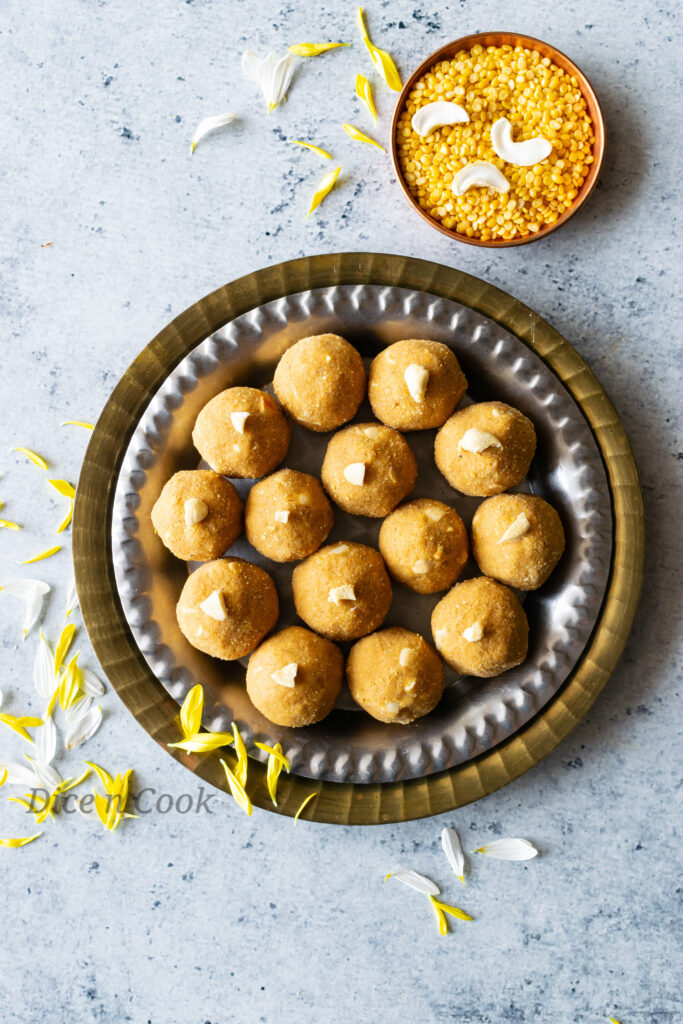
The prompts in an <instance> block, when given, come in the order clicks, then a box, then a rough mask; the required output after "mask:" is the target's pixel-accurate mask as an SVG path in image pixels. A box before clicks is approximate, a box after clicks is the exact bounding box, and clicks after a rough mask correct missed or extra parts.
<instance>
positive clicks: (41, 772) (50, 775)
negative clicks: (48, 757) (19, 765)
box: [24, 754, 62, 791]
mask: <svg viewBox="0 0 683 1024" xmlns="http://www.w3.org/2000/svg"><path fill="white" fill-rule="evenodd" d="M24 756H25V757H26V760H27V761H28V762H29V764H30V765H31V767H32V768H33V771H34V773H35V776H36V779H37V780H38V785H39V786H45V788H46V789H49V790H50V791H52V790H53V789H56V788H57V786H59V785H61V782H62V776H61V775H60V774H59V772H58V771H57V769H56V768H53V767H52V765H51V764H41V763H40V761H37V760H36V761H34V759H33V758H32V757H29V756H28V754H25V755H24ZM35 784H36V783H35V781H34V782H33V785H34V786H35Z"/></svg>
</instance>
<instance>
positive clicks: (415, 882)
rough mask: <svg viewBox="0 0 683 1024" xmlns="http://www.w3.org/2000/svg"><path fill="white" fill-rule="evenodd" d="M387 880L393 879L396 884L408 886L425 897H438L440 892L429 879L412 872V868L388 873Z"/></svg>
mask: <svg viewBox="0 0 683 1024" xmlns="http://www.w3.org/2000/svg"><path fill="white" fill-rule="evenodd" d="M387 878H395V879H396V881H397V882H403V884H404V885H409V886H410V888H411V889H415V890H417V892H422V893H424V894H425V896H438V895H439V893H440V892H441V890H440V889H439V887H438V885H437V884H436V883H435V882H432V880H431V878H426V877H425V876H424V875H418V873H417V871H413V870H412V868H399V869H398V871H392V872H390V874H388V875H387Z"/></svg>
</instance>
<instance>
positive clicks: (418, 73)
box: [391, 32, 605, 249]
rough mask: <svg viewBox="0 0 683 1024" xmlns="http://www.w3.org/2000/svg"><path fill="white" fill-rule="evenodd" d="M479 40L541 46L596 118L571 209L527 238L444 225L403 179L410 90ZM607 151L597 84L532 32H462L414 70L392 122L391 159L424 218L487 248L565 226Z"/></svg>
mask: <svg viewBox="0 0 683 1024" xmlns="http://www.w3.org/2000/svg"><path fill="white" fill-rule="evenodd" d="M477 43H479V44H480V45H481V46H484V47H486V46H505V45H507V46H523V47H525V48H526V49H528V50H537V51H538V52H539V53H541V54H543V56H544V57H549V58H550V60H551V61H552V62H553V63H554V64H557V66H558V67H560V68H562V70H563V71H567V72H568V73H569V74H570V75H572V76H573V77H574V78H576V80H577V82H578V83H579V88H580V89H581V92H582V94H583V98H584V99H585V101H586V106H587V107H588V114H589V115H590V118H591V120H592V122H593V133H594V135H595V142H594V143H593V163H592V164H590V167H589V171H588V174H587V175H586V178H585V179H584V182H583V184H582V186H581V188H580V189H579V192H578V195H577V196H576V199H575V200H574V202H573V203H572V205H571V206H570V207H569V209H568V210H565V212H564V213H563V214H561V215H560V216H559V217H558V218H557V220H556V221H555V223H554V224H546V225H545V226H544V227H542V228H541V229H540V231H536V232H535V233H534V234H529V235H525V236H524V237H523V238H511V239H500V240H499V239H495V238H491V239H482V238H469V237H468V236H467V235H461V234H460V233H459V232H458V231H454V230H453V229H452V228H446V227H444V225H443V224H442V223H441V222H440V221H438V220H435V219H434V218H433V217H431V216H430V215H429V214H428V213H427V212H426V210H423V209H422V207H421V206H420V204H419V203H418V201H417V200H416V199H415V198H414V196H413V195H412V194H411V192H410V190H409V188H408V186H407V185H406V183H405V181H404V180H403V173H402V171H401V168H400V165H399V161H398V147H397V145H396V129H397V127H398V120H399V117H400V116H401V112H402V110H403V108H404V107H405V105H406V103H407V101H408V96H409V94H410V91H411V89H412V88H413V86H414V85H415V83H416V82H417V80H418V79H419V78H421V77H422V75H424V74H425V73H426V72H427V71H429V70H430V68H432V67H434V65H435V64H438V63H439V61H442V60H450V59H451V58H452V57H454V56H455V54H456V53H458V52H459V51H460V50H471V49H472V47H473V46H475V45H476V44H477ZM604 155H605V123H604V120H603V117H602V110H601V109H600V104H599V103H598V99H597V96H596V95H595V93H594V92H593V88H592V86H591V84H590V82H589V81H588V79H587V78H586V76H585V75H584V73H583V71H581V69H580V68H578V67H577V66H576V64H574V62H573V61H571V60H570V59H569V57H566V56H565V54H564V53H562V52H561V51H560V50H557V49H556V48H555V47H554V46H551V45H550V44H549V43H544V42H542V41H541V40H540V39H534V38H533V37H532V36H522V35H518V34H517V33H516V32H478V33H475V34H474V35H470V36H462V37H461V38H460V39H456V40H455V41H454V42H452V43H447V44H446V45H445V46H442V47H441V49H439V50H436V51H435V52H434V53H432V54H431V56H429V57H427V59H426V60H423V61H422V63H421V64H420V66H419V67H417V68H416V69H415V71H413V73H412V75H411V76H410V78H409V79H408V81H407V82H406V84H405V85H404V86H403V91H402V93H401V95H400V96H399V98H398V103H397V104H396V109H395V111H394V117H393V120H392V122H391V159H392V161H393V164H394V171H395V173H396V177H397V179H398V183H399V185H400V186H401V189H402V191H403V194H404V195H405V197H406V199H407V200H408V202H409V203H410V205H411V206H412V208H413V209H414V210H416V211H417V213H419V215H420V216H421V217H422V219H423V220H426V221H427V223H428V224H431V226H432V227H433V228H436V230H437V231H440V232H441V233H442V234H443V235H448V237H449V238H454V239H455V240H456V241H458V242H466V243H467V245H480V246H484V247H485V248H487V249H505V248H507V247H508V246H511V245H526V244H527V242H537V241H538V239H539V238H544V237H545V236H546V235H549V234H550V233H551V232H552V231H557V229H558V228H560V227H562V225H563V224H566V223H567V221H568V220H569V218H570V217H571V216H572V215H573V214H575V213H576V211H577V210H578V209H579V207H581V206H583V204H584V203H585V202H586V200H587V199H588V197H589V195H590V194H591V192H592V191H593V189H594V188H595V186H596V184H597V181H598V177H599V175H600V170H601V168H602V161H603V158H604Z"/></svg>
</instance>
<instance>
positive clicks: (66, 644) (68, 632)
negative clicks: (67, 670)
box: [54, 622, 76, 675]
mask: <svg viewBox="0 0 683 1024" xmlns="http://www.w3.org/2000/svg"><path fill="white" fill-rule="evenodd" d="M75 632H76V627H75V625H74V624H73V622H70V623H69V624H68V625H67V626H65V627H64V629H63V630H62V632H61V633H60V636H59V640H58V641H57V648H56V650H55V664H54V674H55V675H57V673H58V672H59V670H60V668H61V667H62V662H63V661H64V658H65V656H66V653H67V651H68V650H69V648H70V647H71V641H72V640H73V638H74V633H75Z"/></svg>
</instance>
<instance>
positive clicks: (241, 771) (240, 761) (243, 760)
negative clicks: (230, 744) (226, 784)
mask: <svg viewBox="0 0 683 1024" xmlns="http://www.w3.org/2000/svg"><path fill="white" fill-rule="evenodd" d="M232 735H233V737H234V740H235V753H236V754H237V764H236V766H235V777H236V778H237V780H238V782H239V784H240V785H241V786H246V784H247V773H248V771H249V757H248V755H247V748H246V747H245V745H244V740H243V739H242V736H241V735H240V731H239V729H238V728H237V726H236V725H235V723H234V722H233V723H232Z"/></svg>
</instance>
